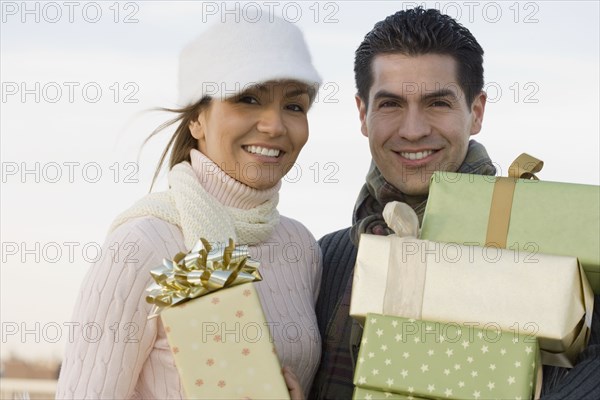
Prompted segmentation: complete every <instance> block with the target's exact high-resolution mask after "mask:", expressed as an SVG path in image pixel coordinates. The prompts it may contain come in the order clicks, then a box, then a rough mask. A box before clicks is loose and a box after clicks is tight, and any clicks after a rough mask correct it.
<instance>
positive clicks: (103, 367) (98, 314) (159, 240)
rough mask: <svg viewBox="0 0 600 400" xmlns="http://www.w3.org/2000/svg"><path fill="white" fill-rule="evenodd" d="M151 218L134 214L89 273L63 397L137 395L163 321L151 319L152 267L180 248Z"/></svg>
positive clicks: (64, 371) (66, 362)
mask: <svg viewBox="0 0 600 400" xmlns="http://www.w3.org/2000/svg"><path fill="white" fill-rule="evenodd" d="M151 221H152V219H149V218H143V219H137V220H133V221H132V222H128V223H125V224H123V225H121V226H120V227H118V228H117V229H116V230H115V231H113V232H112V233H111V234H110V235H109V236H108V238H107V239H106V242H105V243H104V245H103V247H102V254H101V256H100V259H99V260H98V261H97V262H96V263H94V264H93V265H92V266H91V268H90V270H89V271H88V273H87V275H86V277H85V278H84V281H83V283H82V286H81V291H80V293H79V296H78V298H77V301H76V305H75V310H74V312H73V317H72V320H71V321H70V323H69V324H70V326H72V327H73V328H72V331H71V333H72V335H69V336H70V337H69V338H68V339H69V340H68V343H67V344H66V352H65V356H64V359H63V363H62V366H61V371H60V377H59V381H58V387H57V394H56V398H57V399H86V398H94V399H109V398H110V399H128V398H131V397H132V396H133V395H134V390H135V387H136V384H137V381H138V377H139V375H140V371H141V370H142V367H143V365H144V363H145V361H146V359H147V358H148V355H149V354H150V352H151V351H152V348H153V345H154V342H155V340H156V335H157V328H158V326H157V325H158V323H159V322H158V318H154V319H150V320H148V319H147V317H148V315H149V312H150V309H151V305H150V304H148V303H147V302H146V301H145V289H146V288H147V287H148V286H149V284H150V283H151V277H150V274H149V271H150V270H151V269H152V268H155V267H156V266H158V265H160V264H161V261H162V258H164V257H166V256H168V255H167V254H175V253H174V252H173V251H175V252H177V251H179V249H176V247H178V246H177V245H176V244H175V243H176V241H173V239H172V238H171V240H165V237H164V233H165V232H164V229H163V230H162V232H160V231H161V230H160V229H158V228H157V225H156V224H153V223H152V222H151ZM163 226H164V225H163ZM158 227H160V226H158ZM161 233H162V235H161ZM173 247H175V248H173Z"/></svg>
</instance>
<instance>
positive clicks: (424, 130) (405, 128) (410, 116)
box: [398, 107, 431, 142]
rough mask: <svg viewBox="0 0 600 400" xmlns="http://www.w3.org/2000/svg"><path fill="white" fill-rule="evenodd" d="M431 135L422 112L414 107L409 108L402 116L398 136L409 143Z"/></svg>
mask: <svg viewBox="0 0 600 400" xmlns="http://www.w3.org/2000/svg"><path fill="white" fill-rule="evenodd" d="M430 133H431V125H430V124H429V122H428V121H427V117H426V115H425V114H424V112H423V111H422V110H420V109H418V108H416V107H413V108H409V109H408V110H407V111H406V112H405V114H404V115H403V116H402V119H401V123H400V126H399V127H398V134H399V135H400V136H401V137H402V138H404V139H406V140H408V141H411V142H414V141H418V140H419V139H421V138H423V137H425V136H428V135H429V134H430Z"/></svg>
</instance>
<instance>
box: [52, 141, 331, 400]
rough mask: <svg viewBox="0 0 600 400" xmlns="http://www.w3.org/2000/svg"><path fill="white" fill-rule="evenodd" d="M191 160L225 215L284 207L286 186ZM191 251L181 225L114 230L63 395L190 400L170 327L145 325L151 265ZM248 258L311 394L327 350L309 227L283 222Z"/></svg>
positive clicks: (84, 301) (70, 348) (85, 290)
mask: <svg viewBox="0 0 600 400" xmlns="http://www.w3.org/2000/svg"><path fill="white" fill-rule="evenodd" d="M191 156H192V163H191V164H192V168H193V171H194V172H195V174H196V176H197V178H198V182H199V184H201V185H202V187H203V188H204V189H205V190H206V192H207V193H209V194H210V195H211V196H212V198H213V199H216V200H217V201H218V202H219V203H220V204H222V205H223V206H224V208H231V209H234V210H235V209H237V210H238V211H240V210H252V209H256V208H257V207H259V206H260V205H261V204H262V205H264V204H265V202H267V201H271V200H273V199H275V204H276V201H277V200H276V196H277V191H278V189H279V187H278V186H277V187H275V188H273V189H270V190H267V191H258V190H255V189H252V188H249V187H248V186H245V185H243V184H241V183H239V182H237V181H235V180H234V179H232V178H230V177H229V176H228V175H226V174H225V173H224V172H222V171H221V170H220V169H218V168H215V165H214V164H212V163H211V161H210V160H209V159H208V158H206V157H204V156H203V155H202V154H201V153H200V152H198V151H195V150H194V151H192V153H191ZM207 171H209V172H210V173H207ZM215 171H216V172H215ZM230 215H235V211H234V212H233V213H230ZM236 231H237V230H236ZM188 241H189V240H188ZM188 247H189V246H186V239H185V238H184V234H183V233H182V229H181V228H180V227H178V226H177V225H175V224H173V223H170V222H166V221H165V220H164V219H159V218H157V217H154V216H137V217H135V216H133V217H131V218H129V219H126V220H124V222H123V223H121V224H120V225H118V226H116V227H115V229H114V230H112V232H111V233H110V234H109V236H108V237H107V239H106V242H105V243H104V246H103V253H102V258H101V259H100V261H98V262H96V263H95V264H94V265H92V267H91V268H90V271H89V272H88V274H87V276H86V278H85V280H84V282H83V284H82V287H81V291H80V294H79V297H78V299H77V303H76V306H75V311H74V314H73V319H72V322H75V323H77V325H76V328H75V332H74V335H73V336H72V340H69V343H68V344H67V349H66V354H65V358H64V360H63V364H62V369H61V374H60V378H59V383H58V388H57V395H56V396H57V398H76V399H83V398H94V399H98V398H105V399H129V398H136V399H137V398H146V399H152V398H154V399H180V398H184V397H185V394H184V392H183V389H182V386H181V382H180V380H179V375H178V374H177V370H176V367H175V364H174V361H173V357H172V355H171V351H170V349H169V346H168V343H167V339H166V335H165V331H164V329H163V326H162V322H161V320H160V318H155V319H152V320H147V318H146V317H147V316H148V313H149V312H150V309H151V306H150V305H149V304H148V303H146V301H145V289H146V287H148V286H149V285H150V283H151V282H152V280H151V278H150V273H149V271H150V270H151V269H152V268H154V267H156V266H158V265H159V264H160V263H161V262H162V259H163V258H170V257H172V256H173V255H174V254H176V253H177V252H180V251H185V250H186V249H187V248H188ZM117 249H118V251H117ZM250 254H251V256H253V257H254V258H256V259H258V260H259V261H260V263H261V268H260V271H261V274H262V276H263V281H261V282H258V283H256V284H255V285H256V288H257V291H258V294H259V297H260V300H261V304H262V306H263V311H264V313H265V317H266V319H267V321H268V322H270V323H272V324H273V325H272V326H273V327H274V328H273V336H274V342H275V347H276V349H277V354H278V355H279V358H280V361H281V364H282V365H287V366H290V367H291V368H292V369H293V370H294V371H295V373H296V375H297V376H298V378H299V379H300V383H301V385H302V387H303V389H304V392H305V393H306V394H307V393H308V391H309V389H310V385H311V383H312V380H313V378H314V374H315V371H316V368H317V366H318V363H319V358H320V348H321V346H320V337H319V330H318V328H317V325H316V319H315V313H314V304H315V301H316V298H317V294H318V291H319V285H320V277H321V261H320V250H319V247H318V245H317V243H316V242H315V240H314V238H313V237H312V235H311V234H310V232H308V230H307V229H306V228H305V227H304V226H303V225H302V224H300V223H299V222H297V221H294V220H292V219H289V218H285V217H280V218H279V221H278V223H277V224H276V225H275V226H274V227H273V229H272V232H271V234H270V235H269V237H268V238H267V239H266V240H264V241H263V242H262V243H260V244H257V245H252V246H250Z"/></svg>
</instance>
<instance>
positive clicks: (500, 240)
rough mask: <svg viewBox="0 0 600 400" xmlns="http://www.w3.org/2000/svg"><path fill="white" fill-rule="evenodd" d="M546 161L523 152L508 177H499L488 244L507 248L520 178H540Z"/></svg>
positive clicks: (491, 213) (490, 221) (494, 195)
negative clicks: (537, 173) (513, 204)
mask: <svg viewBox="0 0 600 400" xmlns="http://www.w3.org/2000/svg"><path fill="white" fill-rule="evenodd" d="M543 166H544V162H543V161H541V160H538V159H537V158H535V157H532V156H530V155H529V154H527V153H522V154H521V155H520V156H519V157H517V158H516V160H515V161H513V163H512V164H511V165H510V167H509V168H508V177H497V178H496V183H495V184H494V193H493V194H492V204H491V207H490V215H489V219H488V230H487V236H486V239H485V245H486V246H492V247H499V248H502V249H504V248H506V238H507V237H508V227H509V225H510V213H511V210H512V203H513V196H514V194H515V187H516V185H517V180H518V179H533V180H536V181H537V180H538V178H537V176H535V173H536V172H540V171H541V170H542V167H543Z"/></svg>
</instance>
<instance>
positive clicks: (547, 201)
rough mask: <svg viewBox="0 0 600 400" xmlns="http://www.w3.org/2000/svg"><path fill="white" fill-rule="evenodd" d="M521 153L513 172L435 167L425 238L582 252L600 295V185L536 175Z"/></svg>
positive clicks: (539, 250)
mask: <svg viewBox="0 0 600 400" xmlns="http://www.w3.org/2000/svg"><path fill="white" fill-rule="evenodd" d="M541 166H542V163H541V161H539V160H537V159H535V158H533V157H531V156H528V155H526V154H523V155H521V156H520V157H519V158H517V160H515V162H514V163H513V164H512V165H511V167H510V169H509V177H493V176H492V177H490V176H481V175H471V174H458V173H450V172H441V171H440V172H435V173H434V174H433V176H432V178H431V184H430V187H429V197H428V200H427V206H426V209H425V215H424V217H423V226H422V229H421V238H422V239H427V240H433V241H436V242H453V243H461V244H468V245H474V244H475V245H478V246H495V247H501V248H507V249H512V250H524V251H529V252H536V253H547V254H556V255H563V256H572V257H577V258H578V259H579V260H580V262H581V265H582V266H583V269H584V270H585V272H586V275H587V277H588V280H589V282H590V285H591V287H592V290H593V291H594V292H595V293H596V294H600V187H599V186H594V185H582V184H572V183H558V182H546V181H539V180H530V179H517V178H519V177H522V176H525V177H534V175H533V172H538V171H539V170H540V169H541Z"/></svg>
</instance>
